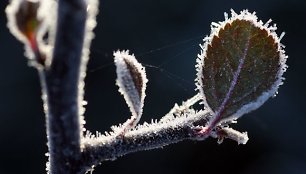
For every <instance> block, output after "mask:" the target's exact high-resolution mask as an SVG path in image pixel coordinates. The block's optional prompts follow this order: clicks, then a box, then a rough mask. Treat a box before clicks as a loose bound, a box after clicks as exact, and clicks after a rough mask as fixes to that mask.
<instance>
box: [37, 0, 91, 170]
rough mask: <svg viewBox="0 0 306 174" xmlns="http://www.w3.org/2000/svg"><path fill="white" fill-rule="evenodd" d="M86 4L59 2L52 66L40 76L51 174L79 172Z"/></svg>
mask: <svg viewBox="0 0 306 174" xmlns="http://www.w3.org/2000/svg"><path fill="white" fill-rule="evenodd" d="M86 17H87V11H86V5H85V2H84V1H83V0H59V1H58V15H57V28H56V36H55V37H56V38H55V45H54V51H53V57H52V60H51V65H50V67H46V68H45V69H44V70H41V72H40V77H41V81H42V82H41V83H42V86H43V88H44V87H45V91H44V92H43V93H44V94H45V95H44V98H45V102H46V103H45V106H46V112H47V119H46V120H47V121H46V122H47V136H48V147H49V155H50V156H49V165H50V166H49V167H50V168H49V173H51V174H62V173H65V174H75V173H78V171H79V168H80V167H81V166H80V165H79V161H80V157H81V148H80V139H81V126H80V114H79V102H80V101H78V99H79V79H80V78H79V76H80V63H81V55H82V48H83V42H84V31H85V22H86Z"/></svg>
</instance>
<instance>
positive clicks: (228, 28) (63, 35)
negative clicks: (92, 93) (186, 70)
mask: <svg viewBox="0 0 306 174" xmlns="http://www.w3.org/2000/svg"><path fill="white" fill-rule="evenodd" d="M47 2H51V3H50V4H52V3H53V2H55V1H53V0H13V1H12V2H11V4H10V5H9V6H8V8H7V10H6V13H7V15H8V19H9V20H8V27H9V28H10V31H11V32H12V34H13V35H15V36H16V38H17V39H19V40H20V41H21V42H23V43H24V44H25V48H26V56H27V57H28V58H29V60H31V64H32V65H34V67H36V68H37V69H38V71H39V75H40V80H41V84H42V89H43V90H42V92H43V99H44V108H45V111H46V116H47V117H46V118H47V119H46V125H47V137H48V147H49V153H48V155H49V163H48V164H47V171H48V172H49V173H51V174H62V173H64V174H75V173H86V172H88V171H89V170H91V168H93V167H94V166H96V165H97V164H99V163H101V162H103V161H105V160H113V159H116V158H117V157H120V156H122V155H126V154H129V153H132V152H137V151H142V150H149V149H154V148H160V147H163V146H165V145H169V144H172V143H177V142H180V141H183V140H196V141H201V140H205V139H206V138H208V137H209V136H210V137H213V138H217V139H218V143H221V142H222V141H223V139H224V138H229V139H232V140H234V141H237V143H238V144H245V143H246V142H247V141H248V136H247V133H245V132H244V133H241V132H238V131H236V130H234V129H232V128H230V127H229V124H231V123H233V122H235V121H236V119H237V118H239V117H240V116H242V115H243V114H246V113H248V112H250V111H252V110H254V109H257V108H258V107H259V106H261V105H262V104H263V103H264V102H265V101H266V100H267V99H268V98H269V97H271V96H273V95H275V93H276V92H277V89H278V87H279V86H280V85H281V84H282V80H283V77H282V75H283V73H284V72H285V70H286V68H287V65H286V64H285V62H286V59H287V55H285V51H284V50H283V48H284V46H283V45H282V44H281V43H280V40H281V38H282V37H283V34H282V35H281V36H280V37H278V36H277V34H276V32H275V30H276V26H275V25H272V26H270V24H269V23H270V22H271V21H270V20H269V21H268V22H267V23H266V24H263V22H262V21H258V19H257V16H256V15H255V12H254V13H249V12H248V11H247V10H243V11H241V12H240V14H236V13H235V12H234V11H233V10H232V12H231V17H230V18H229V17H228V15H227V13H225V21H224V22H219V23H212V28H211V29H212V31H211V34H210V36H209V37H206V38H205V39H204V44H203V45H201V48H202V50H201V54H200V55H199V58H198V59H197V65H196V69H197V79H196V85H197V89H198V92H199V93H198V94H196V95H195V96H194V97H192V98H190V99H189V100H187V101H185V102H183V103H182V105H181V106H178V105H177V104H175V105H174V107H173V108H172V109H171V110H170V111H169V113H167V114H166V115H165V116H164V117H162V118H161V119H160V121H156V120H155V121H152V123H150V124H149V123H144V124H143V125H138V126H137V123H138V121H139V120H140V118H141V115H142V112H143V105H144V97H145V89H146V82H147V78H146V73H145V70H144V67H143V66H142V65H141V64H140V63H139V62H137V60H136V58H135V56H134V55H129V52H128V51H122V52H120V51H118V52H115V53H114V55H115V64H116V67H117V77H118V79H117V85H118V87H119V91H120V92H121V93H122V94H123V96H124V98H125V100H126V102H127V104H128V106H129V108H130V111H131V113H132V117H131V118H130V119H128V120H127V122H125V123H124V124H119V125H121V126H112V129H113V131H112V132H110V133H108V132H106V133H105V135H102V134H100V133H97V134H96V135H93V134H91V133H90V132H89V131H88V132H87V134H86V135H85V136H83V130H84V128H83V124H84V120H83V113H84V108H83V106H82V104H83V103H84V101H83V91H84V90H83V86H84V77H85V75H86V64H87V60H88V55H89V45H90V42H91V39H92V38H93V33H92V30H93V28H94V26H95V24H96V21H95V16H96V14H97V6H98V1H97V0H74V1H72V0H58V1H57V6H58V8H57V15H56V16H57V20H56V22H57V23H56V31H54V30H53V27H52V26H53V25H52V24H50V21H51V20H50V19H49V20H47V18H48V17H47V16H48V15H47V14H46V11H45V10H46V8H42V7H40V5H41V4H43V5H44V6H45V7H47V5H46V4H47ZM50 9H51V11H52V8H50ZM50 16H55V15H52V12H51V15H50ZM49 18H50V17H49ZM51 23H52V22H51ZM46 32H49V33H48V34H47V36H48V37H49V38H47V43H44V42H43V36H44V35H45V34H46ZM47 47H49V48H51V49H50V50H53V52H52V54H51V53H50V52H49V51H48V50H46V48H47ZM199 102H201V104H204V106H203V105H201V106H203V107H202V110H199V111H196V110H194V109H193V106H194V105H195V104H197V103H199Z"/></svg>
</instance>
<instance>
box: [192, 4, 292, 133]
mask: <svg viewBox="0 0 306 174" xmlns="http://www.w3.org/2000/svg"><path fill="white" fill-rule="evenodd" d="M225 18H226V20H225V21H224V22H220V23H212V31H211V34H210V36H209V37H206V38H205V39H204V44H203V45H201V48H202V52H201V54H200V55H199V58H198V60H197V71H198V74H197V82H198V84H197V88H198V89H199V91H200V93H201V94H202V97H203V99H204V105H205V106H206V107H207V108H208V109H209V110H210V111H211V112H212V115H213V117H212V118H211V120H210V123H209V124H210V125H209V128H213V127H215V126H216V125H217V124H218V123H220V122H222V121H223V122H225V121H232V120H234V119H237V118H238V117H240V116H242V115H243V114H245V113H248V112H250V111H252V110H254V109H257V108H258V107H260V106H261V105H262V104H263V103H264V102H265V101H266V100H267V99H268V98H269V97H271V96H273V95H275V94H276V92H277V89H278V87H279V85H281V84H282V80H283V77H282V75H283V73H284V72H285V70H286V68H287V66H286V64H285V62H286V58H287V56H286V55H285V51H284V50H283V45H282V44H281V43H280V39H281V37H282V36H283V35H282V36H281V37H280V38H279V37H278V36H277V34H276V33H275V30H276V29H277V28H276V25H272V26H269V22H270V21H268V22H267V23H266V24H263V23H262V21H258V20H257V16H256V15H255V13H249V12H248V11H247V10H244V11H242V12H241V13H240V14H236V13H235V12H234V11H233V10H232V17H231V18H230V19H227V14H225Z"/></svg>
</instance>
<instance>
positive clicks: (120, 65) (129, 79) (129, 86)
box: [114, 51, 148, 129]
mask: <svg viewBox="0 0 306 174" xmlns="http://www.w3.org/2000/svg"><path fill="white" fill-rule="evenodd" d="M114 61H115V65H116V68H117V69H116V72H117V82H116V84H117V85H118V87H119V92H120V93H121V94H122V95H123V97H124V99H125V101H126V103H127V105H128V106H129V108H130V111H131V113H132V118H131V119H130V120H128V122H127V124H126V126H127V127H128V129H129V128H131V127H134V126H135V125H136V124H137V123H138V121H139V119H140V117H141V115H142V108H143V105H144V98H145V89H146V83H147V82H148V80H147V78H146V73H145V68H144V67H143V66H142V65H141V64H140V63H138V61H137V60H136V58H135V56H134V55H130V54H129V51H122V52H120V51H117V52H115V53H114ZM125 129H126V128H125Z"/></svg>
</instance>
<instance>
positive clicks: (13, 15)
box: [6, 0, 41, 48]
mask: <svg viewBox="0 0 306 174" xmlns="http://www.w3.org/2000/svg"><path fill="white" fill-rule="evenodd" d="M39 7H40V1H30V0H14V1H12V2H11V4H10V5H9V6H8V7H7V9H6V13H7V15H8V22H9V23H8V26H9V28H10V30H11V32H12V33H13V34H14V35H15V37H17V38H18V39H20V40H21V41H23V40H24V39H23V38H20V37H24V38H26V39H27V40H28V42H29V43H30V45H31V47H32V48H33V47H34V46H36V45H34V44H35V43H34V42H35V39H36V38H35V37H36V36H35V35H36V32H37V30H38V28H39V26H40V25H41V20H40V19H39V18H38V9H39Z"/></svg>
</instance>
